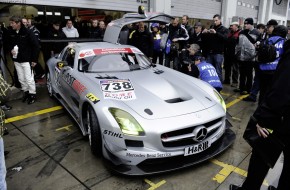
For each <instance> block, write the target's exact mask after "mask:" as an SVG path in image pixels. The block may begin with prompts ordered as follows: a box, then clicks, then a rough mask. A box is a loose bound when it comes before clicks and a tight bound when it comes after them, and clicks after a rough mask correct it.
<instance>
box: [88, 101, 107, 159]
mask: <svg viewBox="0 0 290 190" xmlns="http://www.w3.org/2000/svg"><path fill="white" fill-rule="evenodd" d="M86 116H87V118H86V119H87V121H86V124H87V133H88V135H89V142H90V146H91V151H92V153H93V154H94V155H96V156H101V155H102V143H103V141H102V135H101V131H100V126H99V121H98V118H97V115H96V113H95V111H94V109H93V108H92V107H91V106H89V107H88V109H87V115H86Z"/></svg>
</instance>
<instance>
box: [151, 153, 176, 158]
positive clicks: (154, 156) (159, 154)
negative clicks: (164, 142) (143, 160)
mask: <svg viewBox="0 0 290 190" xmlns="http://www.w3.org/2000/svg"><path fill="white" fill-rule="evenodd" d="M170 156H171V153H167V152H166V153H154V154H147V158H165V157H170Z"/></svg>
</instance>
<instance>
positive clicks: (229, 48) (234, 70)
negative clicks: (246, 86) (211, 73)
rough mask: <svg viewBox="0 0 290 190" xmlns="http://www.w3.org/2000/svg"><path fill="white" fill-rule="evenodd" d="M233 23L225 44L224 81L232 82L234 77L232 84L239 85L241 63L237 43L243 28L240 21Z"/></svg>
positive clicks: (226, 82)
mask: <svg viewBox="0 0 290 190" xmlns="http://www.w3.org/2000/svg"><path fill="white" fill-rule="evenodd" d="M231 25H232V27H231V31H230V33H229V34H228V39H227V42H226V45H225V61H224V69H225V80H224V81H223V83H224V84H230V83H231V79H232V86H233V87H237V86H238V77H239V65H238V61H237V59H236V56H235V47H236V45H237V42H238V37H239V33H240V31H241V30H240V29H239V23H238V22H232V23H231Z"/></svg>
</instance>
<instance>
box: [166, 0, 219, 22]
mask: <svg viewBox="0 0 290 190" xmlns="http://www.w3.org/2000/svg"><path fill="white" fill-rule="evenodd" d="M215 14H221V0H194V1H193V0H183V1H180V0H172V2H171V15H172V16H178V17H180V16H182V15H188V16H189V17H190V18H198V19H209V20H212V17H213V15H215Z"/></svg>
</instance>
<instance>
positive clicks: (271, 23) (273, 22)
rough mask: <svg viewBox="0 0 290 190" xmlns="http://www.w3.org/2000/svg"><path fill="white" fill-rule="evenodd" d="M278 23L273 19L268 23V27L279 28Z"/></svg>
mask: <svg viewBox="0 0 290 190" xmlns="http://www.w3.org/2000/svg"><path fill="white" fill-rule="evenodd" d="M277 25H278V22H277V21H276V20H274V19H271V20H269V21H268V22H267V26H277Z"/></svg>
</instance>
